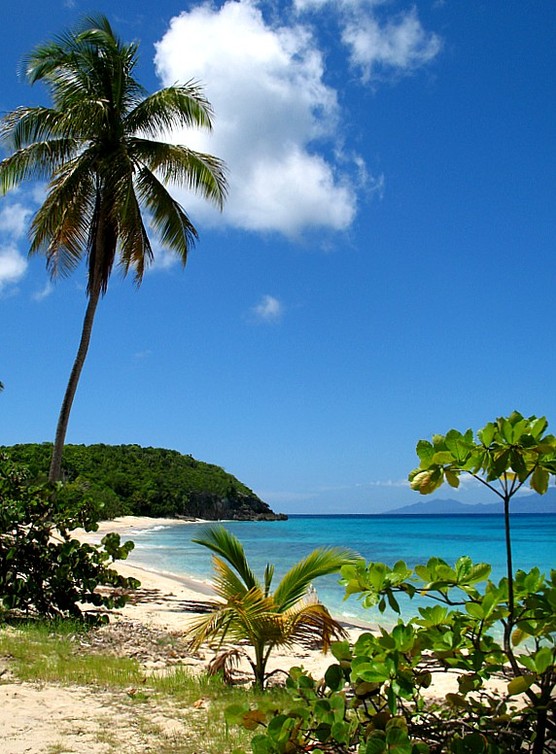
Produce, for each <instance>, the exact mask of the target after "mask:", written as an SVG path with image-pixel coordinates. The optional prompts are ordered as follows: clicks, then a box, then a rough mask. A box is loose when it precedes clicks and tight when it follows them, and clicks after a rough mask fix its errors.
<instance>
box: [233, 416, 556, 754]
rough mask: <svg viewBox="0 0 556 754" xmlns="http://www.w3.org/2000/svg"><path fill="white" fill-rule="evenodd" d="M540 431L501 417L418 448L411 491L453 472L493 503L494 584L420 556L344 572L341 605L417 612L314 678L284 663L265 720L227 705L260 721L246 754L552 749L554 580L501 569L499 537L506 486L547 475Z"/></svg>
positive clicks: (459, 566) (540, 481) (549, 447)
mask: <svg viewBox="0 0 556 754" xmlns="http://www.w3.org/2000/svg"><path fill="white" fill-rule="evenodd" d="M546 428H547V422H546V419H544V418H540V419H537V418H536V417H534V416H532V417H529V418H528V419H525V418H524V417H523V416H521V414H518V413H517V412H514V413H513V414H511V416H509V417H508V418H500V419H497V420H496V421H495V422H490V423H489V424H487V425H486V426H485V427H484V428H483V429H482V430H480V431H479V432H478V433H477V439H475V438H474V436H473V432H472V431H471V430H468V431H467V432H465V433H463V434H462V433H460V432H457V431H456V430H451V431H450V432H448V433H447V434H446V435H445V436H444V435H435V436H434V438H433V441H432V442H428V441H426V440H421V441H420V442H419V443H418V445H417V453H418V455H419V459H420V467H419V468H418V469H415V471H413V472H411V474H410V477H409V478H410V481H411V486H412V488H413V489H416V490H418V491H419V492H421V493H422V494H427V493H429V492H433V491H434V490H435V489H437V488H438V487H439V486H440V485H441V484H442V483H443V482H444V481H447V482H448V483H449V484H450V485H451V486H453V487H457V486H458V484H459V476H460V474H462V473H467V474H470V475H471V476H473V477H475V478H476V479H478V480H479V481H480V482H481V483H483V484H484V485H485V486H486V487H488V488H489V489H491V490H492V491H493V492H494V493H495V494H496V495H498V496H499V498H500V499H501V500H502V502H503V511H504V526H505V531H506V555H507V575H506V576H505V577H504V578H503V579H501V580H500V581H499V582H498V583H494V582H492V581H491V580H490V578H489V577H490V566H489V565H488V564H485V563H477V564H475V563H473V562H472V561H471V559H470V558H469V557H462V558H459V560H458V561H457V562H456V563H455V564H454V565H453V566H451V565H449V564H448V563H446V562H445V561H443V560H441V559H440V558H435V557H432V558H430V559H429V560H428V562H427V563H426V564H423V565H418V566H416V567H415V569H414V570H411V569H409V568H408V567H407V566H406V564H405V563H403V562H398V563H396V564H395V565H393V566H388V565H386V564H384V563H369V564H366V563H365V562H364V561H360V562H358V563H355V564H348V565H345V566H344V567H343V568H342V578H343V583H344V585H345V587H346V597H347V596H350V595H357V596H358V597H359V598H360V599H361V600H362V602H363V604H364V605H365V606H368V607H370V606H373V605H378V606H379V609H380V610H381V611H382V612H384V611H386V610H388V609H389V610H392V611H393V612H394V613H397V614H399V613H400V609H399V605H398V596H399V595H400V594H405V595H407V596H408V597H409V598H410V599H411V598H413V597H414V596H415V595H416V594H417V593H419V594H420V595H423V596H425V597H427V598H428V600H429V601H430V603H431V604H430V605H427V606H426V607H420V608H419V609H418V614H417V615H415V616H414V617H412V618H410V619H409V620H407V621H403V620H402V619H401V618H399V619H398V623H397V625H395V626H394V628H393V629H392V630H389V631H388V630H386V629H385V628H380V629H379V632H378V633H377V634H372V633H364V634H363V635H362V636H361V637H360V638H359V639H358V640H357V641H356V643H355V644H354V645H353V646H350V645H349V643H348V642H340V643H337V644H335V645H333V647H332V651H333V653H334V655H335V658H336V663H334V664H332V665H331V666H330V667H329V668H328V670H327V671H326V674H325V677H324V680H323V681H322V682H320V683H317V682H316V681H315V680H314V679H313V678H311V676H309V675H307V674H306V673H304V672H303V671H302V670H301V669H299V668H293V669H292V670H291V672H290V676H289V679H288V682H287V687H288V690H289V692H290V701H289V704H288V705H286V706H285V707H284V708H282V709H280V710H279V711H276V710H275V711H271V712H264V711H263V710H261V709H257V710H251V709H249V708H248V706H247V705H243V707H241V706H240V707H238V706H237V705H236V706H235V707H234V708H232V709H230V710H229V713H228V719H229V722H230V723H236V724H241V725H243V726H245V727H247V728H249V726H251V729H255V728H256V727H259V726H264V732H260V733H257V735H255V736H254V738H253V739H252V743H251V747H252V751H253V752H254V754H293V753H294V752H309V751H310V752H313V754H322V753H323V752H337V753H338V754H341V753H344V752H345V753H346V754H347V753H348V752H357V754H386V753H389V754H444V753H446V754H517V752H521V753H523V754H525V752H530V753H531V754H548V753H549V752H556V701H555V693H554V692H555V688H556V667H555V661H556V648H555V645H556V571H554V570H553V571H551V574H550V576H549V577H548V578H547V577H546V576H545V575H544V574H541V573H540V571H539V569H538V568H533V569H532V570H531V571H529V572H524V571H519V570H518V571H517V573H515V574H514V572H513V568H512V551H511V529H510V503H511V499H512V497H513V496H514V495H515V494H516V493H517V491H518V490H519V489H520V487H522V486H523V485H524V484H526V483H529V484H530V485H531V487H532V488H533V489H534V490H536V491H537V492H539V493H540V494H543V493H544V492H546V490H547V488H548V483H549V479H550V477H551V476H555V475H556V438H554V436H552V435H548V434H546ZM447 672H451V673H455V674H456V676H457V689H455V690H454V691H453V692H450V693H447V694H445V695H443V696H442V698H439V699H435V698H434V696H433V693H432V692H431V690H430V689H431V685H432V684H433V682H434V678H435V677H438V674H445V673H447ZM495 679H496V680H498V681H499V683H501V684H502V688H501V690H500V691H499V692H497V691H496V690H494V688H493V686H492V683H491V682H492V681H493V680H495Z"/></svg>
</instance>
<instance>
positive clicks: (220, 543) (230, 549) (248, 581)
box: [191, 526, 260, 589]
mask: <svg viewBox="0 0 556 754" xmlns="http://www.w3.org/2000/svg"><path fill="white" fill-rule="evenodd" d="M191 541H192V542H195V544H198V545H202V546H203V547H207V548H208V549H209V550H211V551H212V552H214V553H216V554H217V555H220V556H221V557H223V558H224V560H226V561H227V562H228V563H229V564H230V565H231V566H232V568H235V570H236V571H237V573H238V575H239V576H240V578H241V579H243V583H244V584H245V586H246V587H247V589H253V588H254V587H257V588H259V589H260V585H259V582H258V580H257V578H256V577H255V574H254V573H253V571H252V570H251V568H250V567H249V564H248V562H247V558H246V557H245V550H244V549H243V545H242V544H241V542H240V541H239V539H238V538H237V537H235V536H234V535H233V534H232V533H231V532H229V531H228V530H227V529H225V528H224V527H223V526H210V527H207V528H206V529H203V530H202V532H201V535H200V536H199V537H195V538H194V539H192V540H191Z"/></svg>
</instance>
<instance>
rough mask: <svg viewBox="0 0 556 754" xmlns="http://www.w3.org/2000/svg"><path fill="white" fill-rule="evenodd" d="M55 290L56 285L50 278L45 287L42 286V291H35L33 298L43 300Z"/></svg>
mask: <svg viewBox="0 0 556 754" xmlns="http://www.w3.org/2000/svg"><path fill="white" fill-rule="evenodd" d="M53 291H54V286H53V285H52V283H51V282H50V280H47V281H46V283H45V285H44V288H41V290H40V291H36V292H35V293H33V295H32V299H33V301H43V300H44V299H45V298H48V296H50V294H51V293H53Z"/></svg>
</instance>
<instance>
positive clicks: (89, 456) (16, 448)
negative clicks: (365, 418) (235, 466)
mask: <svg viewBox="0 0 556 754" xmlns="http://www.w3.org/2000/svg"><path fill="white" fill-rule="evenodd" d="M0 452H4V453H5V454H6V455H7V456H9V457H10V458H11V459H12V460H13V461H14V462H17V463H21V464H25V465H26V466H27V467H28V468H29V470H30V472H31V474H32V475H33V477H34V478H36V479H41V478H43V479H44V478H46V476H47V474H48V469H49V465H50V460H51V457H52V443H22V444H18V445H11V446H5V447H0ZM62 470H63V482H64V487H63V490H62V491H61V493H60V494H62V495H63V497H64V499H66V500H67V501H68V502H70V501H75V503H76V504H77V503H79V502H80V501H83V500H87V501H88V505H90V506H94V507H95V508H96V509H97V511H98V515H99V517H100V518H101V519H104V520H106V519H111V518H115V517H116V516H126V515H135V516H155V517H165V516H171V517H175V516H191V517H197V518H217V517H220V518H233V517H234V516H237V515H238V513H239V514H241V515H243V516H245V517H246V518H248V517H252V518H256V517H257V516H265V515H268V514H271V513H272V512H271V511H270V509H269V508H268V506H267V505H266V503H264V502H263V501H262V500H260V499H259V498H258V497H257V496H256V495H255V493H254V492H253V491H252V490H251V489H249V487H247V486H246V485H245V484H243V483H242V482H240V481H239V480H238V479H236V477H234V476H233V475H232V474H230V473H228V472H227V471H225V470H224V469H223V468H221V467H220V466H217V465H215V464H211V463H204V462H203V461H198V460H197V459H196V458H193V457H192V456H190V455H183V454H182V453H179V452H178V451H176V450H168V449H166V448H142V447H140V446H139V445H104V444H97V445H71V444H70V445H66V446H65V447H64V456H63V463H62Z"/></svg>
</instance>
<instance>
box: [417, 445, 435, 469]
mask: <svg viewBox="0 0 556 754" xmlns="http://www.w3.org/2000/svg"><path fill="white" fill-rule="evenodd" d="M416 451H417V455H418V456H419V460H420V461H421V468H423V469H426V468H428V466H429V465H430V463H431V460H432V457H433V455H434V448H433V446H432V444H431V443H430V442H429V441H428V440H419V442H418V443H417V448H416Z"/></svg>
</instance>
